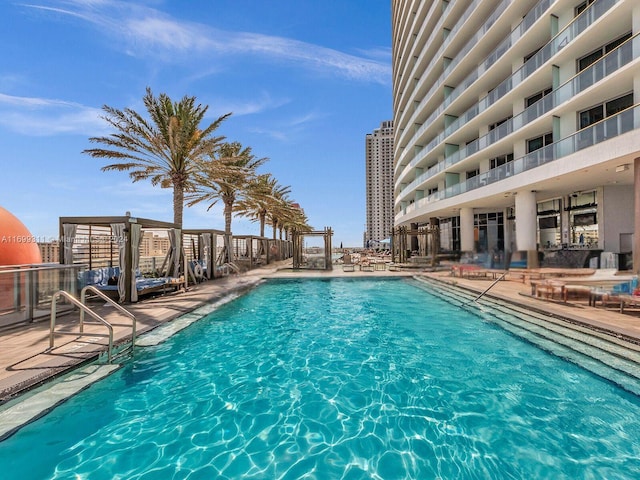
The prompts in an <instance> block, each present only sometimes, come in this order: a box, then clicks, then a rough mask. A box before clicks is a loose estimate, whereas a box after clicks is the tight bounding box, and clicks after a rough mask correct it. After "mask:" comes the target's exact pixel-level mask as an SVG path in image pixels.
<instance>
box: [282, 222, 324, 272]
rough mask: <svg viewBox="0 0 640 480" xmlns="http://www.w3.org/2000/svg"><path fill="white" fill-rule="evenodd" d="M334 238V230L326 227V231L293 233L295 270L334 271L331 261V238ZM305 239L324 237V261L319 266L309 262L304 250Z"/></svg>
mask: <svg viewBox="0 0 640 480" xmlns="http://www.w3.org/2000/svg"><path fill="white" fill-rule="evenodd" d="M332 236H333V230H331V228H330V227H324V230H316V231H311V232H298V231H296V230H294V231H293V234H292V242H293V268H294V269H300V268H308V269H316V270H333V261H332V259H331V251H332V246H331V237H332ZM305 237H323V238H324V258H323V259H322V260H324V261H323V262H321V263H318V264H311V263H309V262H308V261H307V259H306V256H305V252H303V249H304V239H305Z"/></svg>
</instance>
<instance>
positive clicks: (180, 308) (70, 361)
mask: <svg viewBox="0 0 640 480" xmlns="http://www.w3.org/2000/svg"><path fill="white" fill-rule="evenodd" d="M416 274H421V275H427V276H429V277H431V278H434V279H437V280H439V281H442V282H450V283H455V284H456V285H458V286H462V287H464V288H467V289H470V290H471V291H475V292H478V293H480V292H482V291H483V290H485V289H486V288H487V287H488V286H489V285H490V284H491V282H490V281H485V280H469V279H461V278H453V277H451V276H450V275H449V273H448V272H433V273H426V272H424V273H423V272H420V271H417V270H404V271H398V272H390V271H374V272H368V271H365V272H360V271H358V270H356V271H354V272H343V271H342V268H340V267H339V266H338V267H337V268H336V269H334V270H333V271H330V272H324V271H309V270H306V271H293V270H291V269H290V268H286V264H280V265H276V266H268V267H263V268H259V269H255V270H252V271H250V272H247V273H244V274H241V275H230V276H228V277H225V278H221V279H216V280H214V281H209V282H205V283H202V284H200V285H197V286H192V287H191V288H190V289H189V291H187V292H181V293H175V294H168V295H165V296H160V297H156V298H150V299H147V300H144V301H142V302H139V303H137V304H132V305H128V306H127V309H128V310H129V311H131V312H132V313H133V314H134V315H135V316H136V319H137V326H138V328H137V329H138V334H142V333H144V332H148V331H150V330H152V329H154V328H156V327H157V326H159V325H161V324H165V323H167V322H169V321H171V320H173V319H175V318H177V317H179V316H181V315H184V314H185V313H188V312H190V311H193V310H195V309H196V308H198V307H200V306H203V305H205V304H208V303H211V302H213V301H215V300H217V299H221V298H223V297H225V296H226V295H228V294H230V293H235V292H242V291H244V290H247V289H249V288H251V287H252V286H254V285H256V284H257V283H258V282H260V281H261V280H262V279H264V278H299V277H312V278H313V277H315V278H326V277H376V276H380V277H397V276H405V277H406V276H413V275H416ZM529 292H530V286H529V285H525V284H522V283H518V282H512V281H500V282H498V283H497V284H496V285H495V286H494V287H493V288H492V289H491V292H490V295H491V296H495V297H498V298H503V299H507V300H510V301H514V302H517V303H519V304H521V305H524V306H526V307H528V308H532V309H536V310H543V311H546V312H548V313H551V314H554V315H557V316H562V317H566V318H569V319H572V320H573V321H575V322H579V323H583V324H588V325H592V326H594V327H597V328H599V329H603V330H606V331H609V332H612V334H614V335H616V336H619V337H625V338H629V339H632V340H635V341H637V342H638V343H640V315H639V313H634V312H631V313H628V314H627V313H625V314H620V313H617V312H616V311H615V310H613V309H604V308H600V307H598V308H594V307H589V306H588V305H586V302H584V301H571V302H569V303H567V304H563V303H558V302H549V301H545V300H540V299H534V298H531V297H530V296H528V295H527V294H528V293H529ZM93 308H94V310H95V311H96V312H97V313H98V314H99V315H101V316H102V317H103V318H105V319H106V320H107V321H109V322H111V323H113V324H114V343H115V344H116V345H117V344H118V343H123V342H124V341H126V340H127V338H130V335H131V322H130V321H129V320H128V319H127V317H125V316H123V315H121V314H120V313H118V312H117V311H116V310H115V309H114V308H113V307H111V306H108V305H105V304H104V302H98V303H96V304H95V306H94V307H93ZM78 320H79V317H78V313H77V312H75V313H71V314H67V315H64V316H61V317H60V318H59V319H58V321H57V325H58V328H57V329H60V330H61V331H64V330H66V331H74V330H73V329H74V328H75V329H77V326H78ZM85 330H86V331H88V332H91V333H101V332H104V331H105V329H104V327H101V326H99V325H87V326H86V327H85ZM105 345H106V341H105V339H104V338H98V337H95V338H92V337H86V336H83V337H78V338H76V337H75V336H57V337H56V338H55V348H53V349H52V350H49V321H48V320H46V321H42V322H37V323H32V324H29V325H26V326H22V327H18V328H14V329H12V330H7V331H4V332H2V333H0V403H2V402H5V401H7V400H9V399H11V398H13V397H15V396H16V395H17V394H19V393H22V392H23V391H25V390H27V389H29V388H31V387H33V386H35V385H38V384H40V383H42V382H44V381H45V380H48V379H50V378H52V377H55V376H57V375H60V374H62V373H64V372H67V371H68V370H70V369H71V368H73V367H76V366H78V365H80V364H82V363H86V362H91V361H93V360H95V358H97V356H98V354H99V353H100V352H101V351H104V350H105Z"/></svg>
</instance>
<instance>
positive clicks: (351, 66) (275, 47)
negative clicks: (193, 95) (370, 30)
mask: <svg viewBox="0 0 640 480" xmlns="http://www.w3.org/2000/svg"><path fill="white" fill-rule="evenodd" d="M50 3H53V5H54V6H53V7H47V6H44V5H29V7H31V8H37V9H40V10H42V11H55V12H57V13H61V14H66V15H70V16H73V17H75V18H78V19H82V20H84V21H86V22H89V23H92V24H94V25H96V26H97V27H98V28H99V29H100V30H101V32H102V33H103V34H104V35H105V36H109V37H112V38H113V39H114V40H115V41H116V42H125V43H124V45H122V48H123V49H124V50H125V51H126V52H127V53H129V54H131V55H136V56H149V55H153V56H154V57H155V58H156V59H160V60H162V61H164V62H167V63H174V62H181V61H184V58H194V56H199V58H198V61H199V62H201V61H202V59H203V58H209V59H210V58H211V57H212V56H225V57H229V56H233V57H236V58H237V57H238V56H239V55H254V56H260V58H261V59H262V60H264V59H265V58H270V59H274V60H279V61H284V62H287V63H288V64H290V65H293V66H295V67H300V66H302V67H304V68H306V69H311V70H313V71H316V72H320V73H323V74H325V75H337V76H340V77H343V78H348V79H352V80H357V81H361V82H371V83H379V84H384V85H387V84H389V83H390V80H391V62H390V56H389V55H388V54H387V53H386V52H385V51H384V50H381V49H376V50H370V51H367V56H368V57H369V58H365V57H361V56H356V55H350V54H348V53H344V52H340V51H338V50H334V49H331V48H326V47H323V46H319V45H314V44H310V43H306V42H301V41H299V40H295V39H290V38H285V37H278V36H272V35H263V34H257V33H251V32H232V31H225V30H220V29H214V28H211V27H209V26H207V25H204V24H199V23H195V22H184V21H180V20H178V19H175V18H172V17H170V16H169V15H167V14H165V13H163V12H161V11H159V10H156V9H152V8H149V7H144V6H141V5H134V4H130V3H126V2H122V1H118V0H100V1H97V0H94V1H86V0H85V1H83V0H53V1H52V2H50ZM63 6H64V8H63ZM178 53H181V54H182V55H178ZM185 54H186V55H185ZM376 58H382V59H383V61H380V60H377V59H376Z"/></svg>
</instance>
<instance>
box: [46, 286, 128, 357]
mask: <svg viewBox="0 0 640 480" xmlns="http://www.w3.org/2000/svg"><path fill="white" fill-rule="evenodd" d="M87 292H91V293H92V294H94V295H96V296H98V297H99V298H101V299H102V300H104V301H105V302H107V303H108V304H110V305H111V306H113V307H115V308H116V309H117V310H118V311H119V312H120V313H122V314H124V315H125V316H127V317H129V318H130V319H131V351H133V348H134V346H135V344H136V317H135V315H133V313H131V312H130V311H128V310H126V309H125V308H123V307H122V306H120V305H119V304H118V303H116V302H115V301H114V300H112V299H111V298H109V297H108V296H106V295H105V294H104V293H102V292H101V291H100V290H98V289H97V288H96V287H93V286H91V285H88V286H86V287H84V288H83V289H82V291H81V292H80V300H78V299H77V298H76V297H74V296H73V295H71V294H70V293H69V292H66V291H64V290H59V291H58V292H56V293H55V294H54V295H53V299H52V301H51V325H50V328H49V349H48V350H52V349H53V348H54V343H55V336H56V335H74V336H76V337H80V336H91V337H99V338H108V347H107V361H108V363H111V361H112V360H113V325H114V324H111V323H109V322H108V321H107V320H105V319H104V318H102V317H101V316H100V315H98V314H97V313H96V312H94V311H93V310H92V309H91V308H90V307H89V306H88V305H87V304H86V300H87ZM60 298H64V299H65V300H67V301H68V302H69V303H71V304H72V305H74V306H75V307H77V308H78V309H79V310H80V330H79V331H75V332H61V331H57V332H56V331H55V328H56V316H57V305H58V299H60ZM85 314H86V315H89V316H90V317H92V318H93V319H94V320H96V321H97V322H98V323H99V324H102V325H104V326H105V327H106V328H107V333H85V331H84V323H85V322H84V319H85Z"/></svg>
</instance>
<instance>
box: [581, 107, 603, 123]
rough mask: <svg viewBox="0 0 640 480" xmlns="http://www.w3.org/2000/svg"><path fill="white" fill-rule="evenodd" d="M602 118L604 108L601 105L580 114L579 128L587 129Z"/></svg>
mask: <svg viewBox="0 0 640 480" xmlns="http://www.w3.org/2000/svg"><path fill="white" fill-rule="evenodd" d="M603 118H604V108H603V106H602V105H598V106H597V107H593V108H590V109H589V110H585V111H584V112H580V128H585V127H588V126H589V125H593V124H594V123H596V122H599V121H600V120H602V119H603Z"/></svg>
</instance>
